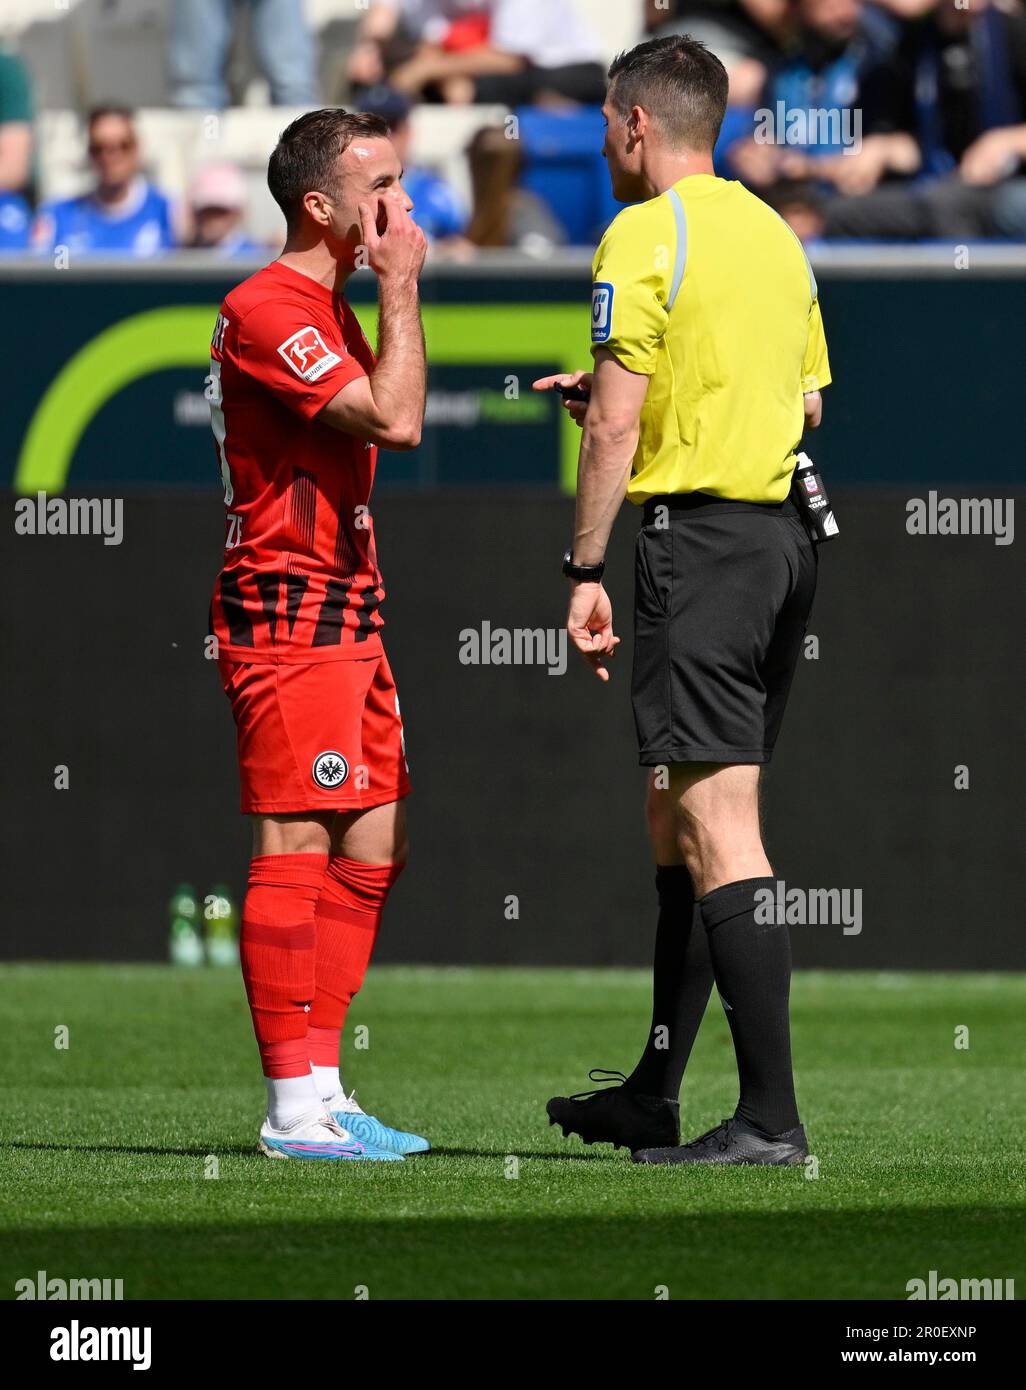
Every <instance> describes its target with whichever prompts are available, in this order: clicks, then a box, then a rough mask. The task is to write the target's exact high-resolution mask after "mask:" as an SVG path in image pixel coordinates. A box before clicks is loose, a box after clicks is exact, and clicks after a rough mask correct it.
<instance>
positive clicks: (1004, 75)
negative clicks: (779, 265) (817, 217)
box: [826, 0, 1026, 241]
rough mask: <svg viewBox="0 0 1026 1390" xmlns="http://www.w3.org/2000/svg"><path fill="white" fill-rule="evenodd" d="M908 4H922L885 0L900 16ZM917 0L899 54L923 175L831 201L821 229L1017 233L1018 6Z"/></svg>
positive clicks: (1020, 224) (1021, 164) (1021, 167)
mask: <svg viewBox="0 0 1026 1390" xmlns="http://www.w3.org/2000/svg"><path fill="white" fill-rule="evenodd" d="M909 4H911V5H913V6H916V5H917V6H918V7H919V9H920V10H922V9H923V0H890V3H889V5H888V8H890V9H892V10H894V11H895V12H896V13H898V14H899V15H902V14H903V13H904V12H905V10H906V9H907V7H908V5H909ZM926 8H928V9H929V10H930V13H928V14H925V15H921V17H919V18H918V22H914V23H909V24H908V25H907V26H906V28H905V30H904V34H903V40H902V44H901V48H900V52H899V60H900V61H901V63H903V65H904V72H905V80H906V82H907V84H908V88H909V90H910V91H914V92H915V129H916V131H917V133H918V136H919V143H920V146H921V148H922V151H923V165H924V170H925V172H926V173H927V174H928V175H930V176H931V177H929V178H927V179H924V180H922V181H920V182H918V183H916V184H915V185H914V187H912V188H911V189H892V188H886V187H885V188H880V189H878V190H876V191H875V192H872V193H870V194H869V195H868V196H866V197H863V198H851V197H849V198H842V199H838V200H835V201H834V202H833V203H831V204H830V205H829V207H828V209H827V216H826V231H827V235H828V236H834V237H878V238H887V239H889V240H895V239H900V240H906V239H928V238H938V237H943V238H948V237H952V238H957V239H971V238H975V237H987V236H1004V237H1009V238H1011V239H1013V240H1016V241H1026V13H1024V12H1023V9H1022V8H1021V6H1016V7H1015V8H1013V9H1007V10H1006V9H1003V8H999V7H998V6H997V5H994V4H991V3H989V0H973V6H972V9H956V8H954V7H953V6H951V5H947V4H937V3H936V0H930V3H929V4H928V5H927V6H926ZM909 12H910V13H912V12H913V11H909Z"/></svg>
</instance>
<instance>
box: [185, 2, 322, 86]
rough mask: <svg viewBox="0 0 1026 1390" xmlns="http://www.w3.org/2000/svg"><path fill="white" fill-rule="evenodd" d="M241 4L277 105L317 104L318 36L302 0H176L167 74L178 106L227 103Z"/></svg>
mask: <svg viewBox="0 0 1026 1390" xmlns="http://www.w3.org/2000/svg"><path fill="white" fill-rule="evenodd" d="M240 4H245V5H246V6H247V7H248V9H249V14H250V35H251V37H252V40H253V48H254V50H255V53H256V59H257V62H258V64H259V65H260V70H261V72H262V73H263V75H264V77H266V78H267V81H268V83H269V85H270V88H271V104H272V105H273V106H315V105H316V104H317V80H316V76H315V62H314V41H313V35H312V34H311V32H310V28H309V25H308V24H307V22H306V15H305V14H304V12H303V0H174V4H173V5H172V6H171V35H170V39H169V43H168V75H169V80H170V83H171V101H172V104H173V105H175V106H190V107H199V108H200V109H201V110H204V111H221V110H223V109H224V108H225V107H226V106H227V105H228V88H227V86H226V85H225V80H224V74H225V68H226V66H227V63H228V51H229V49H230V47H231V41H232V30H233V28H234V23H235V19H236V15H237V11H238V7H239V5H240Z"/></svg>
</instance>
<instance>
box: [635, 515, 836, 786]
mask: <svg viewBox="0 0 1026 1390" xmlns="http://www.w3.org/2000/svg"><path fill="white" fill-rule="evenodd" d="M661 507H664V508H666V510H665V511H662V512H660V508H661ZM661 521H662V522H664V523H665V524H662V525H660V522H661ZM816 567H817V559H816V550H815V547H814V546H813V544H812V542H811V541H810V540H809V538H808V534H807V533H806V531H805V528H804V526H803V525H802V523H801V521H800V520H799V517H798V513H797V512H796V511H795V509H794V506H793V504H792V503H791V502H783V503H780V504H777V505H766V506H763V505H760V504H758V503H754V502H731V501H727V500H725V499H723V498H721V497H711V496H707V495H705V494H703V493H697V492H696V493H688V494H684V495H682V496H673V497H656V498H653V499H651V500H650V501H649V502H647V503H646V504H645V516H644V525H643V526H642V528H641V531H640V532H639V534H638V540H637V546H636V551H635V568H634V610H635V611H634V672H633V678H632V682H631V698H632V702H633V705H634V722H635V725H636V726H637V730H638V746H639V750H640V762H641V765H642V766H643V767H654V766H657V765H659V764H662V763H686V762H703V763H767V762H769V760H770V758H771V757H772V755H773V745H774V744H775V743H776V741H777V734H778V732H779V730H780V724H781V720H782V719H783V717H784V707H785V705H786V704H787V695H788V691H789V690H790V687H791V680H792V678H793V676H794V670H795V666H796V664H797V662H798V657H799V654H800V652H801V649H802V640H803V638H804V635H805V627H806V623H807V622H808V619H809V613H810V611H811V609H812V600H813V596H814V594H815V592H816Z"/></svg>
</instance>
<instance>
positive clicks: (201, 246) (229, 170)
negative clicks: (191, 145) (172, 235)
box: [187, 164, 270, 259]
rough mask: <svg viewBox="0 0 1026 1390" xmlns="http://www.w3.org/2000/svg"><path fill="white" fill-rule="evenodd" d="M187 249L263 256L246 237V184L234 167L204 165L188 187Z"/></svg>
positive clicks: (263, 251)
mask: <svg viewBox="0 0 1026 1390" xmlns="http://www.w3.org/2000/svg"><path fill="white" fill-rule="evenodd" d="M187 201H188V205H189V217H190V221H191V224H192V230H191V235H190V237H189V243H188V244H189V246H190V248H191V249H193V250H196V251H210V252H213V253H215V254H216V255H219V256H226V257H231V256H265V257H266V258H267V259H270V257H269V255H268V248H267V247H266V246H261V245H260V243H259V242H258V241H254V240H253V239H252V237H248V236H247V235H246V232H245V228H244V226H243V224H244V222H245V218H246V203H247V199H246V181H245V179H244V178H243V176H242V173H241V172H240V170H239V169H237V168H236V166H235V165H234V164H208V165H206V166H205V167H204V168H202V169H199V170H197V172H196V174H195V175H194V176H193V179H192V182H191V183H190V184H189V192H188V199H187Z"/></svg>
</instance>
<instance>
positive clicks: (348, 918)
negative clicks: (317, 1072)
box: [308, 855, 403, 1067]
mask: <svg viewBox="0 0 1026 1390" xmlns="http://www.w3.org/2000/svg"><path fill="white" fill-rule="evenodd" d="M402 871H403V866H402V864H361V863H359V862H358V861H357V860H355V859H343V858H342V856H341V855H333V856H332V857H331V859H329V861H328V868H327V872H326V873H325V875H324V884H323V887H322V889H321V896H320V897H319V898H318V899H317V908H316V922H317V989H316V992H315V994H314V1000H313V1008H312V1009H311V1010H310V1017H309V1024H310V1033H309V1037H308V1042H309V1044H310V1046H309V1052H310V1061H311V1062H312V1063H313V1064H314V1066H318V1067H335V1066H338V1044H339V1038H340V1036H341V1033H342V1025H343V1023H344V1022H345V1018H346V1011H347V1010H348V1008H349V1005H350V1003H351V1001H352V998H353V995H354V994H356V993H357V992H358V991H359V988H360V986H361V985H362V984H363V977H364V975H366V973H367V966H368V965H369V964H370V958H371V953H372V952H373V950H374V942H375V940H376V938H377V935H378V927H379V926H380V925H381V913H382V911H383V909H384V906H385V899H386V898H387V897H388V894H389V891H390V889H391V887H392V885H393V883H395V881H396V879H397V878H398V877H399V875H400V874H401V873H402Z"/></svg>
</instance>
